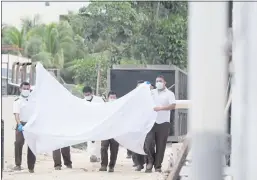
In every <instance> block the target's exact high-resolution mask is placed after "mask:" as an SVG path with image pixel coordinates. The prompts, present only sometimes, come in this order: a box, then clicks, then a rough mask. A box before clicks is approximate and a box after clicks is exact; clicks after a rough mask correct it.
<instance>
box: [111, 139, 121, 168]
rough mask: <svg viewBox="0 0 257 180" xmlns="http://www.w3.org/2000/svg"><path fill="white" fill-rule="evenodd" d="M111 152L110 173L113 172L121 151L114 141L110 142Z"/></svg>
mask: <svg viewBox="0 0 257 180" xmlns="http://www.w3.org/2000/svg"><path fill="white" fill-rule="evenodd" d="M110 151H111V157H110V163H109V172H113V171H114V166H115V164H116V160H117V156H118V151H119V143H118V142H117V141H115V140H114V139H111V140H110Z"/></svg>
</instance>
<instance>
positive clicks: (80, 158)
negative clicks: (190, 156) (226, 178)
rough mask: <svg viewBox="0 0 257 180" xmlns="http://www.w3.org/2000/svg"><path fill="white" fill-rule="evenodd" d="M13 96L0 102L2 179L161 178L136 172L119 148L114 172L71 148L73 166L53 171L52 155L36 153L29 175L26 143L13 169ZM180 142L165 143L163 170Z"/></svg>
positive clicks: (107, 179)
mask: <svg viewBox="0 0 257 180" xmlns="http://www.w3.org/2000/svg"><path fill="white" fill-rule="evenodd" d="M14 99H15V97H3V101H2V113H3V119H4V121H5V135H4V137H5V147H4V151H5V152H4V156H5V168H4V173H3V179H4V180H16V179H17V180H18V179H26V180H32V179H35V178H37V179H42V180H43V179H44V180H68V179H69V180H70V179H72V178H75V179H82V178H83V179H96V180H118V179H121V178H122V179H123V180H130V179H142V180H157V179H159V180H161V179H164V174H161V173H151V174H146V173H144V171H142V172H135V171H134V168H132V160H131V159H126V150H125V149H124V148H123V147H121V148H120V151H119V156H118V160H117V165H116V167H115V172H114V173H108V172H98V169H99V167H100V164H99V163H90V162H89V157H88V154H87V152H86V151H82V150H78V149H72V150H71V156H72V157H71V158H72V162H73V169H66V168H65V167H63V169H62V170H61V171H56V170H54V168H53V160H52V156H51V154H42V155H37V162H36V167H35V173H34V174H30V173H28V170H27V164H26V151H27V149H26V145H25V146H24V153H23V156H24V157H23V166H22V167H23V168H24V170H22V171H20V172H13V171H11V168H12V167H13V166H14V133H15V132H14V127H15V121H14V118H13V115H12V103H13V101H14ZM180 146H181V145H180V144H174V145H173V146H172V147H171V145H168V147H167V150H166V153H165V154H166V155H165V159H164V163H163V170H166V169H167V165H168V155H169V154H170V152H171V151H173V152H177V150H178V149H179V148H180Z"/></svg>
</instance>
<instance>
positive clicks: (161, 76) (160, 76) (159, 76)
mask: <svg viewBox="0 0 257 180" xmlns="http://www.w3.org/2000/svg"><path fill="white" fill-rule="evenodd" d="M156 78H162V79H163V80H164V81H165V77H164V76H163V75H161V74H160V75H158V76H157V77H156Z"/></svg>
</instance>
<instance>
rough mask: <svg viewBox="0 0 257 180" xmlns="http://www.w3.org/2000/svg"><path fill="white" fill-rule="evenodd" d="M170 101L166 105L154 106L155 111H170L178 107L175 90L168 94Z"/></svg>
mask: <svg viewBox="0 0 257 180" xmlns="http://www.w3.org/2000/svg"><path fill="white" fill-rule="evenodd" d="M168 101H169V104H168V105H166V106H157V107H155V108H154V110H155V111H170V110H173V109H175V107H176V99H175V95H174V93H173V92H170V93H169V94H168Z"/></svg>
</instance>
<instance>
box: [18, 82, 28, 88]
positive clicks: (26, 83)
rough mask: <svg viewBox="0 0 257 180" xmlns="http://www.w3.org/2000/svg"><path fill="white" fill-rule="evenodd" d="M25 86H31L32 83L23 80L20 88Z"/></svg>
mask: <svg viewBox="0 0 257 180" xmlns="http://www.w3.org/2000/svg"><path fill="white" fill-rule="evenodd" d="M23 86H30V83H29V82H22V83H21V84H20V88H22V87H23Z"/></svg>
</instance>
